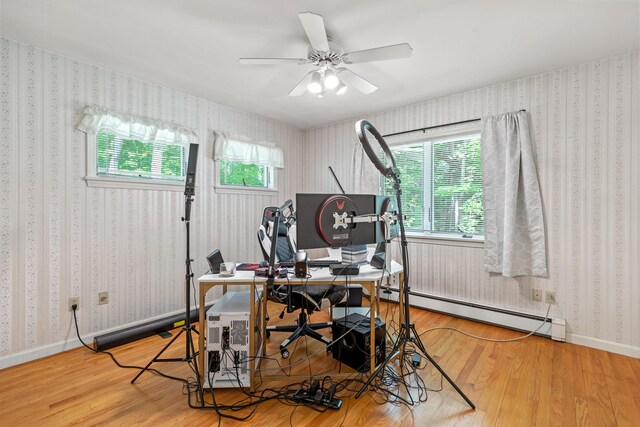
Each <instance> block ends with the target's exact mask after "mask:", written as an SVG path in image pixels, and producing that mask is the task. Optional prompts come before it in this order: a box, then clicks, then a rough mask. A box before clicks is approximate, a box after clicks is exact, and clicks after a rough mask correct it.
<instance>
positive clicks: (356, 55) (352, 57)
mask: <svg viewBox="0 0 640 427" xmlns="http://www.w3.org/2000/svg"><path fill="white" fill-rule="evenodd" d="M411 52H413V49H412V48H411V46H410V45H409V43H400V44H394V45H390V46H382V47H374V48H373V49H365V50H358V51H355V52H349V53H345V54H344V55H343V57H342V58H343V61H344V63H345V64H356V63H358V62H372V61H384V60H386V59H399V58H408V57H410V56H411Z"/></svg>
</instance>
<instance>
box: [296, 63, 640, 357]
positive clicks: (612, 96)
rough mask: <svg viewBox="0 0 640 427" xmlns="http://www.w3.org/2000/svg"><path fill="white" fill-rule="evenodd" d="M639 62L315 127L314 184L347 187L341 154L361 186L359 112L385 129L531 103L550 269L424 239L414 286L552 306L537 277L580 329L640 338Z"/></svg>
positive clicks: (528, 308)
mask: <svg viewBox="0 0 640 427" xmlns="http://www.w3.org/2000/svg"><path fill="white" fill-rule="evenodd" d="M638 63H639V55H638V53H637V52H636V53H630V54H627V55H622V56H617V57H613V58H608V59H603V60H600V61H596V62H592V63H588V64H582V65H578V66H575V67H571V68H565V69H561V70H555V71H552V72H549V73H545V74H540V75H537V76H532V77H528V78H523V79H519V80H514V81H510V82H505V83H501V84H495V85H492V86H489V87H485V88H481V89H477V90H471V91H467V92H464V93H460V94H456V95H451V96H446V97H442V98H438V99H433V100H429V101H424V102H420V103H417V104H412V105H407V106H404V107H399V108H396V109H393V110H390V111H385V112H382V113H377V114H371V115H369V116H368V117H357V118H354V119H353V120H347V121H344V122H340V123H337V124H334V125H328V126H323V127H320V128H316V129H313V130H309V131H307V132H306V133H305V145H306V152H307V153H308V154H307V155H306V157H305V160H306V164H305V170H307V171H309V173H307V174H306V175H305V177H306V179H305V181H304V189H305V191H314V192H325V191H338V190H337V187H336V186H335V184H334V183H333V182H332V180H331V177H330V175H329V174H328V173H327V172H326V168H327V166H329V165H332V166H333V168H334V169H335V171H336V174H337V175H338V177H339V178H340V179H341V180H342V182H343V186H345V188H346V191H347V192H349V191H350V189H351V191H353V187H354V185H353V182H352V181H351V177H352V173H353V170H352V169H353V168H352V163H351V162H352V157H351V153H352V150H353V146H354V144H357V143H358V142H357V138H356V135H355V131H354V123H355V122H356V120H358V119H362V118H365V119H368V120H369V121H370V122H371V123H372V124H373V125H374V126H375V127H376V128H377V129H378V130H379V131H380V132H381V133H383V134H385V133H393V132H399V131H403V130H408V129H414V128H419V127H425V126H431V125H437V124H443V123H450V122H456V121H461V120H466V119H472V118H477V117H482V116H487V115H493V114H499V113H503V112H508V111H515V110H519V109H522V108H524V109H527V111H528V112H529V114H530V119H531V123H532V130H533V135H532V138H533V144H534V150H535V156H536V164H537V169H538V174H539V180H540V186H541V190H542V199H543V205H544V211H545V221H546V226H547V250H548V258H549V259H548V266H549V276H548V277H547V278H530V277H522V278H518V279H506V278H503V277H501V276H498V275H493V274H488V273H486V272H484V268H483V248H482V246H481V245H479V246H478V245H476V246H475V247H474V246H473V245H472V244H467V245H463V246H459V245H453V244H452V243H445V242H440V243H437V242H434V241H433V240H431V241H424V240H422V241H419V240H412V242H411V243H410V244H409V250H410V259H411V265H412V266H413V267H412V270H411V275H412V276H411V277H412V280H411V285H412V289H413V290H414V291H418V292H423V293H427V294H435V295H440V296H446V297H451V298H457V299H461V300H465V301H471V302H475V303H481V304H486V305H491V306H497V307H502V308H507V309H514V310H518V311H523V312H528V313H535V314H542V315H544V313H545V312H546V308H547V307H546V305H545V304H544V303H534V302H532V301H531V300H530V295H531V288H532V287H536V288H541V289H543V290H551V291H555V293H556V299H557V301H558V304H557V306H554V307H553V308H552V311H551V313H552V315H553V316H555V317H562V318H566V320H567V331H568V332H569V333H571V334H574V335H576V336H585V337H589V338H595V339H600V340H604V341H609V342H614V343H619V344H623V345H628V346H633V347H636V348H638V347H640V328H638V326H637V325H639V324H640V317H639V314H638V312H639V310H638V307H640V280H639V278H640V262H639V259H640V251H639V248H638V246H639V243H638V242H639V241H640V218H639V215H638V211H639V210H640V195H639V184H638V183H639V182H640V176H639V175H640V173H639V172H638V171H639V169H640V167H639V166H638V165H640V145H639V144H640V138H639V136H640V130H639V128H640V125H639V122H640V121H639V120H638V119H639V117H640V116H639V114H640V108H639V94H640V89H639V82H640V76H639V69H640V67H639V65H638ZM372 175H374V176H379V175H378V174H377V173H373V174H372ZM373 187H374V188H375V182H374V183H373Z"/></svg>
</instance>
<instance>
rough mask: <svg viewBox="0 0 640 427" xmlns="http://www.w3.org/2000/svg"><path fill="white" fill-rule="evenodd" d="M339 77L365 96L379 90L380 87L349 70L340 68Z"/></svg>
mask: <svg viewBox="0 0 640 427" xmlns="http://www.w3.org/2000/svg"><path fill="white" fill-rule="evenodd" d="M338 77H340V78H341V79H342V81H343V82H344V83H345V84H346V85H347V86H348V87H353V88H355V89H358V90H359V91H360V92H362V93H364V94H367V95H368V94H370V93H373V92H375V91H376V90H378V86H376V85H374V84H373V83H371V82H369V81H368V80H366V79H364V78H362V77H360V76H359V75H357V74H356V73H354V72H353V71H351V70H349V69H347V68H338Z"/></svg>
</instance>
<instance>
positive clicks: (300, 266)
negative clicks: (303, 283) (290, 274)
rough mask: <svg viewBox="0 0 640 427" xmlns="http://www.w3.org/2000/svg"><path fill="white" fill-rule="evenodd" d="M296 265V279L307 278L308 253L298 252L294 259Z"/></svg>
mask: <svg viewBox="0 0 640 427" xmlns="http://www.w3.org/2000/svg"><path fill="white" fill-rule="evenodd" d="M294 261H295V265H294V272H295V275H296V277H300V278H303V279H304V278H305V277H307V253H306V252H305V251H298V252H296V254H295V257H294Z"/></svg>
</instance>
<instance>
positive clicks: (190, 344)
mask: <svg viewBox="0 0 640 427" xmlns="http://www.w3.org/2000/svg"><path fill="white" fill-rule="evenodd" d="M192 202H193V192H192V191H185V201H184V217H182V218H181V219H182V221H183V222H184V225H185V228H186V232H187V245H186V246H187V248H186V249H187V257H186V259H185V277H184V279H185V315H184V326H183V327H182V329H180V332H178V333H177V334H176V335H175V336H174V337H173V338H172V339H171V341H169V343H168V344H167V345H165V346H164V348H163V349H162V350H160V352H159V353H158V354H157V355H156V356H155V357H154V358H153V359H151V361H150V362H149V363H147V366H145V367H144V369H142V370H141V371H140V372H138V375H136V376H135V378H134V379H132V380H131V384H133V383H134V382H135V381H136V380H137V379H138V377H139V376H140V375H142V374H143V373H144V372H145V371H147V370H148V369H149V367H150V366H151V365H152V364H153V363H155V362H187V364H188V365H189V367H190V368H191V369H192V370H193V372H194V374H195V377H196V384H197V390H198V396H199V397H200V402H202V403H204V392H203V388H202V384H201V383H200V371H199V370H198V357H197V356H198V352H197V351H196V349H195V344H194V341H195V340H194V337H193V333H196V334H198V331H197V330H196V327H195V325H193V324H191V305H190V302H191V280H192V278H193V271H192V270H191V263H192V262H193V259H191V253H190V249H191V242H190V230H189V224H190V221H191V203H192ZM201 309H202V308H201ZM183 333H184V334H185V336H186V341H185V353H184V357H170V358H160V357H161V356H162V354H163V353H164V352H165V351H166V350H167V349H168V348H169V347H171V345H172V344H173V343H174V342H175V341H176V340H177V339H178V337H180V335H182V334H183Z"/></svg>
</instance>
